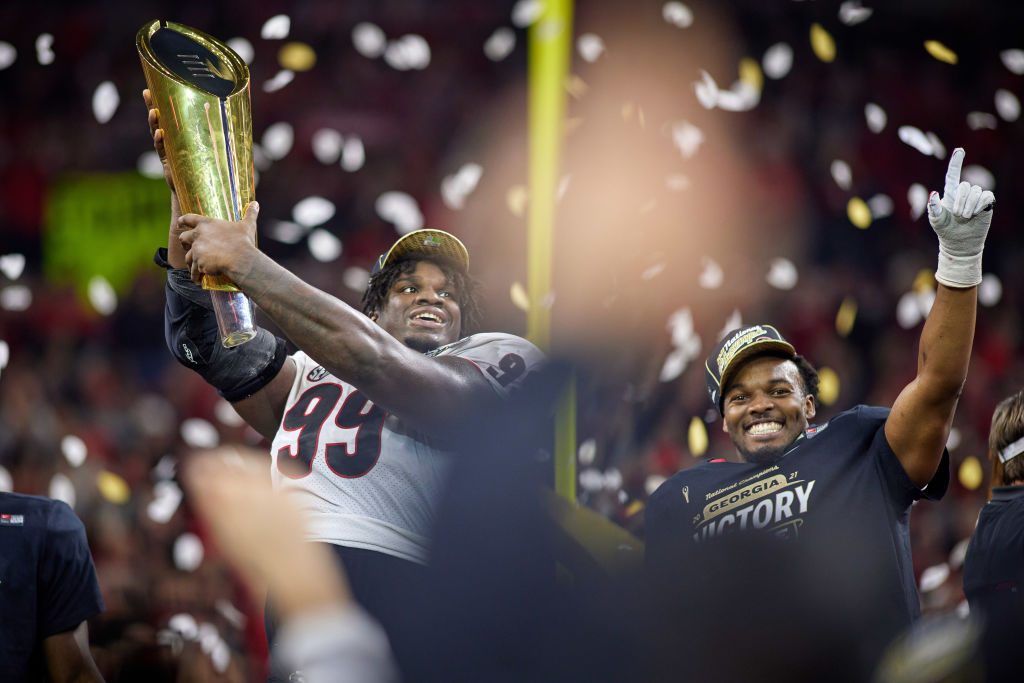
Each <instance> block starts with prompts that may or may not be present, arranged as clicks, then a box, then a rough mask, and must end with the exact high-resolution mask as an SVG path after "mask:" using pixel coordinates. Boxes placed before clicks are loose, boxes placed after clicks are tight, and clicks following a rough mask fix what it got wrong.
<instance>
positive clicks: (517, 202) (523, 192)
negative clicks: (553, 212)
mask: <svg viewBox="0 0 1024 683" xmlns="http://www.w3.org/2000/svg"><path fill="white" fill-rule="evenodd" d="M528 198H529V192H528V191H527V189H526V187H524V186H523V185H513V186H512V187H510V188H508V192H506V193H505V206H507V207H508V210H509V211H511V212H512V215H513V216H516V217H518V218H522V217H523V213H524V212H525V211H526V202H527V201H528Z"/></svg>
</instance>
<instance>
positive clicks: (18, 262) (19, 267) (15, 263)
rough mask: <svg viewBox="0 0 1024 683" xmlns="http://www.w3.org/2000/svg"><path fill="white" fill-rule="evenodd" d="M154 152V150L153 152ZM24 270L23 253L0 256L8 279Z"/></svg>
mask: <svg viewBox="0 0 1024 683" xmlns="http://www.w3.org/2000/svg"><path fill="white" fill-rule="evenodd" d="M153 153H154V154H156V152H153ZM23 272H25V255H24V254H4V255H3V256H0V273H3V274H4V276H5V277H7V279H8V280H17V279H18V278H19V277H21V274H22V273H23Z"/></svg>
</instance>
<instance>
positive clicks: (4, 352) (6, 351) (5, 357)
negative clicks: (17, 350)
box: [0, 339, 11, 370]
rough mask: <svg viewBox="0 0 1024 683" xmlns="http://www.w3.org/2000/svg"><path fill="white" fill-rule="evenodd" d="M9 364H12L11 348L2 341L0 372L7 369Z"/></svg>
mask: <svg viewBox="0 0 1024 683" xmlns="http://www.w3.org/2000/svg"><path fill="white" fill-rule="evenodd" d="M9 362H11V347H10V345H9V344H8V343H7V342H5V341H4V340H2V339H0V370H3V369H4V368H6V367H7V364H8V363H9Z"/></svg>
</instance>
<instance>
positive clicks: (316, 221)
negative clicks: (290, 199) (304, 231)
mask: <svg viewBox="0 0 1024 683" xmlns="http://www.w3.org/2000/svg"><path fill="white" fill-rule="evenodd" d="M335 211H336V209H335V207H334V202H332V201H330V200H329V199H324V198H323V197H317V196H312V197H306V198H305V199H302V200H300V201H299V202H298V203H297V204H296V205H295V206H293V207H292V220H293V221H295V222H296V223H298V224H299V225H302V226H304V227H307V228H312V227H315V226H317V225H322V224H323V223H326V222H327V221H329V220H330V219H332V218H333V217H334V213H335Z"/></svg>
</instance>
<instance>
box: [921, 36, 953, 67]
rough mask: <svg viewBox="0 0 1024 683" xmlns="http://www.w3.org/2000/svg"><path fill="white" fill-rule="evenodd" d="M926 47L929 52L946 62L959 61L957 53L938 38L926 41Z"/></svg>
mask: <svg viewBox="0 0 1024 683" xmlns="http://www.w3.org/2000/svg"><path fill="white" fill-rule="evenodd" d="M924 49H925V50H927V51H928V54H930V55H931V56H932V57H935V59H937V60H939V61H940V62H945V63H946V64H956V63H957V56H956V53H955V52H953V51H952V50H950V49H949V48H948V47H946V46H945V45H943V44H942V43H940V42H939V41H937V40H926V41H924Z"/></svg>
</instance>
